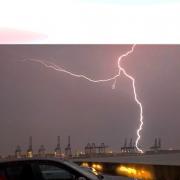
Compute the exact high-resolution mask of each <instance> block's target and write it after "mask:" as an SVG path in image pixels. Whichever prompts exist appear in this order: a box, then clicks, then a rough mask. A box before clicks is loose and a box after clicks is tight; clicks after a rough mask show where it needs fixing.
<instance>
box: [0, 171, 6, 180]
mask: <svg viewBox="0 0 180 180" xmlns="http://www.w3.org/2000/svg"><path fill="white" fill-rule="evenodd" d="M0 180H7V178H6V176H5V172H4V170H2V169H0Z"/></svg>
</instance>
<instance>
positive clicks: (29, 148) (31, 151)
mask: <svg viewBox="0 0 180 180" xmlns="http://www.w3.org/2000/svg"><path fill="white" fill-rule="evenodd" d="M27 157H29V158H32V157H33V148H32V136H30V137H29V147H28V149H27Z"/></svg>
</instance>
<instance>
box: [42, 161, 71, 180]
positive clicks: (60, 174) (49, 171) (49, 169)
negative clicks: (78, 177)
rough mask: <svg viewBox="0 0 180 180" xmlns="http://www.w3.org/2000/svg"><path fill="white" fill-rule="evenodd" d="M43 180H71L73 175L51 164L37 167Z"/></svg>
mask: <svg viewBox="0 0 180 180" xmlns="http://www.w3.org/2000/svg"><path fill="white" fill-rule="evenodd" d="M39 168H40V171H41V174H42V177H43V180H71V179H73V177H74V176H73V174H72V173H70V172H69V171H68V170H66V169H64V168H62V167H59V166H56V165H51V164H40V165H39Z"/></svg>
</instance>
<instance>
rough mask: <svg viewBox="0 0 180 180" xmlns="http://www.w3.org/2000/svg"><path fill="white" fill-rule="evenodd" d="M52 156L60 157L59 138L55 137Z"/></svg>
mask: <svg viewBox="0 0 180 180" xmlns="http://www.w3.org/2000/svg"><path fill="white" fill-rule="evenodd" d="M54 156H55V157H61V146H60V136H58V137H57V146H56V148H55V149H54Z"/></svg>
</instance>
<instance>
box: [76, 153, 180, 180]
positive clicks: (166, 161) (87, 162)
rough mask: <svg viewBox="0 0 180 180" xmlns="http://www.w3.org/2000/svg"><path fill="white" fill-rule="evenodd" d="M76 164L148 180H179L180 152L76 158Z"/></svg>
mask: <svg viewBox="0 0 180 180" xmlns="http://www.w3.org/2000/svg"><path fill="white" fill-rule="evenodd" d="M73 161H74V162H76V163H78V164H80V165H82V166H88V167H93V168H94V169H96V170H97V171H98V172H101V173H103V174H108V175H113V176H125V177H130V178H136V179H147V180H179V179H180V152H178V151H177V152H171V151H169V152H168V153H167V152H166V153H153V154H119V155H112V156H104V157H103V156H94V157H93V156H91V157H81V158H74V159H73Z"/></svg>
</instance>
